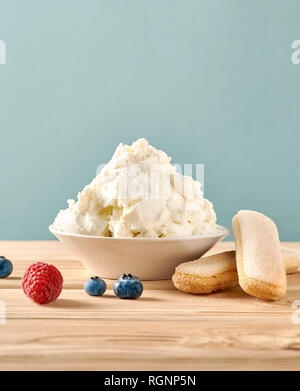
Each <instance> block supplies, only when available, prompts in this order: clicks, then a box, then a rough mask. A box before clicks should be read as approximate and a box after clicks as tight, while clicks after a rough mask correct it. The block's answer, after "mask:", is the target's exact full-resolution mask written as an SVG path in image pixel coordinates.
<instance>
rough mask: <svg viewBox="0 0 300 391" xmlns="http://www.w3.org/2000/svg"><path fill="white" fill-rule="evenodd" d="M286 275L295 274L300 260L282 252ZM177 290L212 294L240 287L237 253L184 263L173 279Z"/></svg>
mask: <svg viewBox="0 0 300 391" xmlns="http://www.w3.org/2000/svg"><path fill="white" fill-rule="evenodd" d="M281 252H282V255H283V263H284V266H285V269H286V273H295V272H296V271H297V269H298V267H299V266H300V260H299V258H298V257H297V256H296V255H295V254H294V253H292V252H290V251H287V250H285V249H282V250H281ZM172 280H173V282H174V285H175V287H176V288H177V289H179V290H181V291H184V292H188V293H211V292H215V291H220V290H224V289H226V288H232V287H233V286H236V285H238V274H237V269H236V260H235V251H225V252H222V253H219V254H215V255H211V256H209V257H204V258H200V259H196V260H194V261H190V262H184V263H182V264H180V265H179V266H177V268H176V270H175V273H174V275H173V277H172Z"/></svg>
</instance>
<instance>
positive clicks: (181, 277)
mask: <svg viewBox="0 0 300 391" xmlns="http://www.w3.org/2000/svg"><path fill="white" fill-rule="evenodd" d="M172 281H173V283H174V285H175V287H176V288H177V289H179V290H181V291H184V292H188V293H211V292H214V291H219V290H223V289H226V288H231V287H233V286H236V285H237V284H238V275H237V271H236V262H235V251H226V252H223V253H220V254H216V255H211V256H209V257H204V258H200V259H196V260H194V261H190V262H184V263H181V264H180V265H178V266H177V267H176V269H175V273H174V274H173V276H172Z"/></svg>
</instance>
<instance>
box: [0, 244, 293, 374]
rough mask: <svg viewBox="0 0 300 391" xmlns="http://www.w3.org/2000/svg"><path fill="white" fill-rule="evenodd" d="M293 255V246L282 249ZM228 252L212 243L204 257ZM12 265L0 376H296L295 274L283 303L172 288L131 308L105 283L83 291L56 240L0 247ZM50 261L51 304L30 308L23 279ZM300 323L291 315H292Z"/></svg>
mask: <svg viewBox="0 0 300 391" xmlns="http://www.w3.org/2000/svg"><path fill="white" fill-rule="evenodd" d="M282 246H284V247H286V248H290V249H293V250H294V251H295V252H296V253H298V254H299V255H300V243H283V244H282ZM232 248H234V245H233V243H231V242H224V243H220V244H219V245H218V246H217V247H216V248H214V249H213V251H212V252H211V253H213V252H219V251H224V250H227V249H232ZM2 254H3V255H5V256H7V257H8V258H10V259H11V260H12V261H13V262H14V272H13V274H12V276H11V277H9V278H7V279H1V280H0V300H1V303H4V304H5V307H6V311H5V312H6V319H5V323H3V322H2V323H3V324H1V321H0V369H1V370H217V369H219V370H265V369H267V370H299V369H300V323H299V324H294V323H293V322H292V319H291V317H292V315H293V313H294V309H293V308H292V303H293V302H294V301H295V300H300V286H299V283H300V273H299V272H298V273H296V274H293V275H290V276H288V292H287V295H286V296H285V297H284V298H282V299H281V300H279V301H277V302H266V301H261V300H258V299H255V298H253V297H251V296H248V295H247V294H245V293H244V292H243V291H242V290H241V289H240V288H239V287H236V288H233V289H229V290H227V291H224V292H218V293H214V294H211V295H200V296H196V295H189V294H185V293H182V292H179V291H177V290H176V289H175V288H174V286H173V284H172V282H171V281H148V282H145V283H144V287H145V291H144V293H143V295H142V297H140V298H139V299H138V300H134V301H130V300H129V301H128V300H120V299H118V298H117V297H115V296H114V294H113V292H112V290H111V288H112V285H113V283H114V281H110V280H107V283H108V288H109V289H108V291H107V292H106V294H105V295H104V296H103V297H90V296H88V295H86V294H85V293H84V291H83V284H84V281H85V280H86V279H87V278H88V277H89V275H88V273H87V272H86V271H85V269H84V268H83V266H82V264H81V262H80V261H79V260H78V259H77V258H76V257H75V256H73V255H72V254H71V253H70V252H68V251H67V250H66V249H64V248H63V247H62V245H61V244H60V243H58V242H56V241H41V242H0V255H2ZM35 261H44V262H51V263H52V264H54V265H55V266H57V267H58V268H59V269H60V270H61V272H62V274H63V276H64V290H63V292H62V294H61V296H60V298H59V299H58V300H57V301H56V302H54V303H51V304H48V305H43V306H40V305H37V304H35V303H33V302H32V301H31V300H29V299H28V298H27V297H26V296H25V295H24V293H23V291H22V290H21V288H20V280H21V277H22V275H23V273H24V270H25V269H26V267H27V266H28V265H30V264H31V263H33V262H35ZM0 312H1V306H0ZM299 322H300V315H299Z"/></svg>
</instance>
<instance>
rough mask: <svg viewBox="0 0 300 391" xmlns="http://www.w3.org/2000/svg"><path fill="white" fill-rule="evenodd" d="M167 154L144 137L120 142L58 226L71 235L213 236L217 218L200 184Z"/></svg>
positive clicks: (60, 216)
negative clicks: (173, 164) (180, 171)
mask: <svg viewBox="0 0 300 391" xmlns="http://www.w3.org/2000/svg"><path fill="white" fill-rule="evenodd" d="M170 161H171V158H170V157H168V156H167V155H166V154H165V152H163V151H160V150H158V149H156V148H154V147H152V146H151V145H149V143H148V141H147V140H146V139H139V140H137V141H136V142H134V143H133V144H132V145H131V146H128V145H124V144H120V145H119V146H118V147H117V149H116V151H115V153H114V155H113V157H112V159H111V160H110V162H109V163H108V164H107V165H106V166H104V167H103V169H102V170H101V172H100V174H99V175H97V176H96V178H94V179H93V181H92V182H91V183H90V184H89V185H87V186H86V187H85V188H84V189H83V190H82V191H81V192H80V193H79V194H78V196H77V198H78V200H77V201H76V202H75V201H74V200H68V204H69V207H68V209H65V210H61V211H60V212H59V213H58V215H57V217H56V219H55V221H54V223H53V226H52V227H53V228H54V229H55V230H57V231H61V232H66V233H76V234H82V235H91V236H109V237H120V238H121V237H125V238H135V237H143V238H161V237H170V236H193V235H202V234H207V233H213V232H215V231H217V228H216V214H215V212H214V209H213V205H212V203H211V202H209V201H208V200H206V199H204V198H203V194H202V191H201V184H200V182H197V181H194V180H193V179H192V178H191V177H189V176H183V175H181V174H179V173H178V172H177V171H176V169H175V167H174V166H172V164H171V163H170Z"/></svg>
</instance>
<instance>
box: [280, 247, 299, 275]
mask: <svg viewBox="0 0 300 391" xmlns="http://www.w3.org/2000/svg"><path fill="white" fill-rule="evenodd" d="M281 253H282V256H283V263H284V266H285V271H286V274H291V273H296V271H297V270H298V269H299V266H300V259H299V257H298V256H297V255H296V254H295V253H293V251H291V250H288V249H285V248H281Z"/></svg>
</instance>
